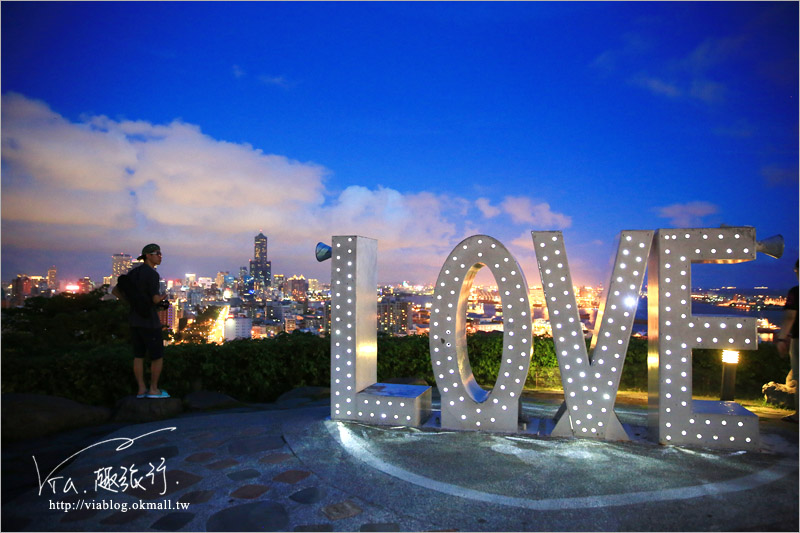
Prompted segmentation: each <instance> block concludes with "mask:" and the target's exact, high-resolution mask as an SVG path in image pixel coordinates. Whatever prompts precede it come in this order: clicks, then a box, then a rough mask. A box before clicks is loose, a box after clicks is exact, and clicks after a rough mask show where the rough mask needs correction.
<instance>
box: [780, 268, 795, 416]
mask: <svg viewBox="0 0 800 533" xmlns="http://www.w3.org/2000/svg"><path fill="white" fill-rule="evenodd" d="M797 267H798V263H797V262H795V264H794V273H795V275H797ZM797 297H798V290H797V285H795V286H794V287H792V288H791V289H790V290H789V294H788V295H787V296H786V306H785V307H784V309H785V311H784V319H783V327H781V333H780V337H779V338H778V341H777V344H778V353H780V354H781V355H787V354H788V355H789V360H790V361H791V365H792V379H793V380H794V383H795V385H794V414H793V415H789V416H785V417H783V419H784V420H786V421H787V422H794V423H795V424H796V423H797V396H798V393H800V391H798V388H800V380H798V374H797V372H798V369H797V352H798V342H797ZM786 382H787V383H786V384H787V385H788V384H789V380H788V379H787V380H786Z"/></svg>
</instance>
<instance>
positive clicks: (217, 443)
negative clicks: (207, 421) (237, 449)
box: [197, 439, 228, 450]
mask: <svg viewBox="0 0 800 533" xmlns="http://www.w3.org/2000/svg"><path fill="white" fill-rule="evenodd" d="M227 441H228V439H219V440H209V441H206V442H198V443H197V447H198V448H200V449H201V450H207V449H208V448H221V447H222V445H223V444H225V443H226V442H227Z"/></svg>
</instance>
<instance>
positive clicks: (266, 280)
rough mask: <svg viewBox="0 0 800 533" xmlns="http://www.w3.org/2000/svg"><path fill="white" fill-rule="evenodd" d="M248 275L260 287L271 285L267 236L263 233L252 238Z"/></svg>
mask: <svg viewBox="0 0 800 533" xmlns="http://www.w3.org/2000/svg"><path fill="white" fill-rule="evenodd" d="M250 275H251V276H253V278H255V280H256V283H257V284H258V285H259V286H260V287H261V288H264V287H270V286H272V263H270V262H269V261H268V260H267V236H266V235H264V234H263V233H259V234H258V235H256V236H255V239H254V243H253V260H252V261H250Z"/></svg>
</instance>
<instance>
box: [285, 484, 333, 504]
mask: <svg viewBox="0 0 800 533" xmlns="http://www.w3.org/2000/svg"><path fill="white" fill-rule="evenodd" d="M324 497H325V491H324V490H323V489H321V488H319V487H308V488H307V489H303V490H299V491H297V492H295V493H294V494H292V495H291V496H289V499H290V500H292V501H296V502H297V503H317V502H318V501H321V500H322V498H324Z"/></svg>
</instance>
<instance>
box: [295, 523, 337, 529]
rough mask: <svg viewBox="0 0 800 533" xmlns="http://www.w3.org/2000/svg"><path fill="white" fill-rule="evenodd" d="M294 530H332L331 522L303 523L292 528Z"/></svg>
mask: <svg viewBox="0 0 800 533" xmlns="http://www.w3.org/2000/svg"><path fill="white" fill-rule="evenodd" d="M294 530H295V531H333V524H305V525H302V526H297V527H295V528H294Z"/></svg>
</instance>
